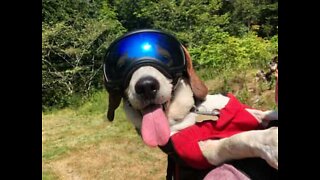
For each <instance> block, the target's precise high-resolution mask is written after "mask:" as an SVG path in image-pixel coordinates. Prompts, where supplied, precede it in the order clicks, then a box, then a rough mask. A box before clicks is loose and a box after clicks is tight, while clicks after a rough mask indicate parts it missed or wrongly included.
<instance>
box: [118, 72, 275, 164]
mask: <svg viewBox="0 0 320 180" xmlns="http://www.w3.org/2000/svg"><path fill="white" fill-rule="evenodd" d="M145 76H152V77H153V78H155V79H156V80H157V81H158V82H159V83H160V89H159V90H158V92H157V95H156V98H155V99H154V100H146V99H142V98H140V97H139V96H138V95H137V93H136V92H135V88H134V87H135V84H136V82H137V81H138V80H139V79H140V78H142V77H145ZM172 92H173V94H172ZM125 93H126V98H125V99H124V110H125V113H126V115H127V118H128V119H129V120H130V121H131V122H132V123H133V124H134V125H135V127H136V128H137V129H140V128H141V121H142V115H141V112H140V111H141V110H142V109H143V108H145V107H147V106H148V105H151V104H165V110H166V116H167V118H168V120H169V124H170V130H171V135H173V134H174V133H176V132H178V131H180V130H182V129H184V128H186V127H188V126H191V125H193V124H194V123H195V119H196V116H197V114H195V113H192V112H190V109H191V108H192V107H193V106H194V104H195V102H194V98H193V92H192V89H191V87H190V84H189V82H188V79H187V78H181V79H180V80H179V81H178V83H177V85H176V86H175V87H174V86H173V85H172V80H171V79H168V78H166V77H165V76H164V75H163V74H162V73H161V72H160V71H158V70H157V69H156V68H154V67H151V66H144V67H140V68H139V69H137V70H136V71H135V72H134V73H133V75H132V78H131V80H130V83H129V85H128V87H127V89H126V90H125ZM228 101H229V98H228V97H226V96H223V95H221V94H215V95H207V96H206V100H205V101H203V102H202V103H201V104H200V105H199V106H198V108H199V110H202V109H203V110H212V109H222V108H223V107H225V105H226V104H227V103H228ZM246 110H247V111H248V112H249V113H251V114H252V115H253V116H255V117H256V119H257V120H258V122H259V123H262V124H267V123H268V122H269V121H270V120H276V119H278V117H277V113H276V112H274V111H266V112H263V111H260V110H252V109H246ZM199 146H200V149H201V151H202V153H203V155H204V156H205V157H206V158H207V160H208V162H210V163H211V164H213V165H220V164H222V163H224V162H226V161H228V160H234V159H242V158H249V157H261V158H263V159H265V160H266V161H267V162H268V163H269V164H270V165H271V166H272V167H274V168H276V169H278V128H277V127H273V128H269V129H265V130H252V131H247V132H243V133H239V134H236V135H233V136H231V137H228V138H224V139H220V140H206V141H201V142H199Z"/></svg>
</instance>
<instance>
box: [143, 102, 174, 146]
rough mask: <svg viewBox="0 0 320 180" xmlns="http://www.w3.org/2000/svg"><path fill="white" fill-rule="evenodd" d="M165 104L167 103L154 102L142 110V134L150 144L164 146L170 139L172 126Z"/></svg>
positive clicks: (145, 141) (146, 142)
mask: <svg viewBox="0 0 320 180" xmlns="http://www.w3.org/2000/svg"><path fill="white" fill-rule="evenodd" d="M165 106H166V104H163V105H161V104H152V105H149V106H147V107H146V108H144V109H143V110H142V111H141V114H142V125H141V135H142V139H143V141H144V143H145V144H147V145H148V146H151V147H156V146H164V145H165V144H167V142H168V141H169V138H170V127H169V121H168V119H167V117H166V115H165Z"/></svg>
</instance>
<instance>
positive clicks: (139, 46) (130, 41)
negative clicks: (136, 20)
mask: <svg viewBox="0 0 320 180" xmlns="http://www.w3.org/2000/svg"><path fill="white" fill-rule="evenodd" d="M144 64H148V65H153V66H155V67H159V68H160V69H162V70H164V71H166V73H167V74H169V75H170V76H175V74H176V73H181V72H182V71H184V69H185V64H186V62H185V58H184V53H183V49H182V46H181V44H180V42H179V41H178V40H177V39H176V38H175V37H173V36H172V35H169V34H166V33H164V32H161V31H156V30H140V31H135V32H132V33H129V34H126V35H124V36H123V37H121V38H119V39H117V40H116V41H115V42H113V43H112V44H111V45H110V47H109V48H108V50H107V53H106V56H105V60H104V75H105V80H106V83H107V85H110V86H119V85H122V83H123V82H125V81H126V80H125V79H126V78H129V76H130V74H129V72H131V70H132V69H133V68H135V67H140V66H142V65H144Z"/></svg>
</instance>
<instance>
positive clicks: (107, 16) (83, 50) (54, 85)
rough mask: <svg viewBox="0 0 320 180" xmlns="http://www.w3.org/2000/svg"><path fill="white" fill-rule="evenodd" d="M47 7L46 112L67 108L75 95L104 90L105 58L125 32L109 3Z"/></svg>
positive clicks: (44, 52)
mask: <svg viewBox="0 0 320 180" xmlns="http://www.w3.org/2000/svg"><path fill="white" fill-rule="evenodd" d="M53 4H54V6H53ZM43 5H44V9H43V15H44V23H43V25H42V77H43V79H42V81H43V83H42V102H43V103H42V104H43V108H44V109H48V108H49V107H51V106H53V105H55V106H57V107H64V106H67V105H69V104H70V100H71V97H72V96H73V95H74V94H77V93H78V94H82V95H83V96H87V95H88V94H89V93H90V92H91V91H92V90H93V89H95V88H102V86H103V84H102V82H103V80H102V77H103V76H102V61H101V60H102V57H103V55H104V52H105V50H106V48H107V47H108V45H109V44H110V43H111V42H112V41H113V40H114V39H115V38H117V37H118V36H120V35H121V34H122V33H123V32H124V31H125V29H124V28H123V27H122V25H121V24H120V22H118V21H117V20H116V16H115V13H114V12H113V11H112V9H110V8H109V7H108V5H107V4H106V2H104V3H102V1H101V2H100V3H88V2H86V1H62V2H60V1H44V2H43ZM51 6H53V7H55V8H52V7H51ZM50 7H51V8H50ZM88 9H90V10H88ZM50 13H53V14H50Z"/></svg>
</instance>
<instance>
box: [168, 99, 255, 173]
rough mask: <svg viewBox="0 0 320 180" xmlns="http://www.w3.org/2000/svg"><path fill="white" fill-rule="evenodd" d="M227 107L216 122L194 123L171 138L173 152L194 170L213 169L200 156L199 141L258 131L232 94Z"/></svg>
mask: <svg viewBox="0 0 320 180" xmlns="http://www.w3.org/2000/svg"><path fill="white" fill-rule="evenodd" d="M228 97H229V98H230V100H229V102H228V103H227V105H226V106H225V107H224V108H223V109H221V110H220V114H219V119H218V120H217V121H203V122H201V123H196V124H195V125H193V126H190V127H188V128H186V129H183V130H182V131H180V132H178V133H176V134H174V135H172V136H171V141H172V144H173V147H174V150H175V151H176V153H177V154H178V156H179V157H180V158H181V159H182V160H183V161H184V162H185V163H186V164H187V165H189V166H191V167H193V168H196V169H206V168H210V167H213V165H211V164H209V162H208V161H207V160H206V159H205V157H204V156H203V155H202V153H201V150H200V147H199V145H198V142H199V141H202V140H207V139H221V138H225V137H229V136H232V135H234V134H237V133H240V132H243V131H249V130H254V129H259V127H260V125H259V123H258V121H257V120H256V118H255V117H253V116H252V115H251V114H250V113H248V112H247V111H246V110H245V108H250V107H248V106H246V105H244V104H242V103H240V102H239V101H238V100H237V99H236V97H234V96H233V95H232V94H228Z"/></svg>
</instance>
